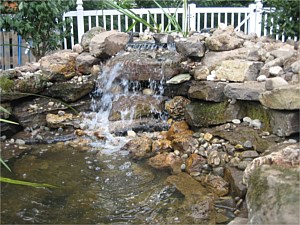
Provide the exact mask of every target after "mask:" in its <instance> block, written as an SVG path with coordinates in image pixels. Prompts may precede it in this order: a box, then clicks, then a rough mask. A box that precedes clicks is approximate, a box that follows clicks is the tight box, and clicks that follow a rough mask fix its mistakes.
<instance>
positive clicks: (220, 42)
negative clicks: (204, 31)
mask: <svg viewBox="0 0 300 225" xmlns="http://www.w3.org/2000/svg"><path fill="white" fill-rule="evenodd" d="M243 43H244V40H243V39H240V38H237V37H234V36H231V35H228V34H226V33H223V34H218V35H216V34H213V35H212V36H211V37H208V38H206V40H205V45H206V47H207V48H208V49H209V50H212V51H228V50H233V49H236V48H240V47H242V45H243Z"/></svg>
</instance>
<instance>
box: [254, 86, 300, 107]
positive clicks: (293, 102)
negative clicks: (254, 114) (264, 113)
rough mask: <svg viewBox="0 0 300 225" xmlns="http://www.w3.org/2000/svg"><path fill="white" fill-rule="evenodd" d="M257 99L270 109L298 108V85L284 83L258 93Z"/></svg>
mask: <svg viewBox="0 0 300 225" xmlns="http://www.w3.org/2000/svg"><path fill="white" fill-rule="evenodd" d="M259 101H260V103H261V104H262V105H264V106H265V107H268V108H270V109H285V110H295V109H300V86H299V85H285V86H281V87H278V88H275V89H273V90H272V91H266V92H263V93H261V94H260V96H259Z"/></svg>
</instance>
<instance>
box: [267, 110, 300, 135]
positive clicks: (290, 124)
mask: <svg viewBox="0 0 300 225" xmlns="http://www.w3.org/2000/svg"><path fill="white" fill-rule="evenodd" d="M269 112H270V124H271V127H272V132H273V133H274V134H276V135H278V136H280V137H288V136H290V135H292V134H296V133H299V130H300V127H299V126H300V125H299V116H300V115H299V110H293V111H291V110H290V111H286V110H270V111H269Z"/></svg>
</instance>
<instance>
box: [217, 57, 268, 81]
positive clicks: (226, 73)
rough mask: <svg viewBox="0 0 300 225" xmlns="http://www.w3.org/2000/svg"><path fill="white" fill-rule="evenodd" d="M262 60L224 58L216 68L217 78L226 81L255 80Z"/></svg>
mask: <svg viewBox="0 0 300 225" xmlns="http://www.w3.org/2000/svg"><path fill="white" fill-rule="evenodd" d="M262 66H263V63H262V62H253V61H245V60H237V59H236V60H225V61H222V62H221V66H220V67H219V68H218V69H217V70H216V75H217V79H219V80H221V79H225V80H228V81H235V82H243V81H256V79H257V77H258V73H259V71H260V69H261V68H262Z"/></svg>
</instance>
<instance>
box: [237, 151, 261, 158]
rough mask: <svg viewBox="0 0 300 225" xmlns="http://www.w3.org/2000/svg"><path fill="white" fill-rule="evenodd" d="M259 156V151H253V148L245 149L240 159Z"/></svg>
mask: <svg viewBox="0 0 300 225" xmlns="http://www.w3.org/2000/svg"><path fill="white" fill-rule="evenodd" d="M258 156H259V154H258V153H257V151H251V150H247V151H243V152H241V154H240V155H239V157H240V159H245V158H257V157H258Z"/></svg>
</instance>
